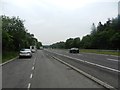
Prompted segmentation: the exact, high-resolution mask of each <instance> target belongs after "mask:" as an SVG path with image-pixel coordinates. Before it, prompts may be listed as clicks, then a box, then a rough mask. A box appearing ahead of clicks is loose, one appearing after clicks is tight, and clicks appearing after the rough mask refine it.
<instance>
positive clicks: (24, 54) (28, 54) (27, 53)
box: [19, 49, 32, 57]
mask: <svg viewBox="0 0 120 90" xmlns="http://www.w3.org/2000/svg"><path fill="white" fill-rule="evenodd" d="M19 57H32V52H31V50H30V49H22V50H20V54H19Z"/></svg>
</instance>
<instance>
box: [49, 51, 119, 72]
mask: <svg viewBox="0 0 120 90" xmlns="http://www.w3.org/2000/svg"><path fill="white" fill-rule="evenodd" d="M48 52H50V51H48ZM52 53H55V52H52ZM55 54H57V55H60V56H64V57H68V58H71V59H74V60H77V61H81V62H84V63H88V64H91V65H94V66H98V67H101V68H104V69H108V70H111V71H114V72H120V71H119V70H116V69H113V68H109V67H106V66H103V65H100V64H96V63H92V62H88V61H86V60H81V59H78V58H73V57H70V56H67V55H62V54H58V53H55Z"/></svg>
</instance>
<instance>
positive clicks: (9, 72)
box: [2, 50, 104, 88]
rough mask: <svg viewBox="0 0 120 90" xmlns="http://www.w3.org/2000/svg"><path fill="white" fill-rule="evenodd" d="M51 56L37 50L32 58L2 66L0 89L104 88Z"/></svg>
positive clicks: (17, 60)
mask: <svg viewBox="0 0 120 90" xmlns="http://www.w3.org/2000/svg"><path fill="white" fill-rule="evenodd" d="M50 51H51V50H50ZM58 52H59V51H58ZM60 52H61V51H60ZM52 55H53V54H51V53H48V51H46V50H38V51H37V52H36V53H34V54H33V57H32V58H21V59H16V60H14V61H12V62H10V63H7V64H5V65H3V66H2V88H104V87H103V86H101V85H99V84H97V83H96V82H94V81H92V80H91V79H89V78H87V77H85V76H84V75H82V74H80V73H78V72H76V71H75V70H73V69H71V68H70V67H68V66H66V65H64V64H62V63H60V62H59V61H57V60H55V59H54V58H52V57H51V56H52ZM55 56H56V55H55ZM64 60H65V58H64ZM66 60H67V59H66Z"/></svg>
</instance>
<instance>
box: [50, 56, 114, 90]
mask: <svg viewBox="0 0 120 90" xmlns="http://www.w3.org/2000/svg"><path fill="white" fill-rule="evenodd" d="M52 57H53V58H55V59H56V60H58V61H60V62H61V63H63V64H65V65H67V66H69V67H71V68H72V69H74V70H76V71H77V72H79V73H81V74H83V75H84V76H86V77H88V78H90V79H92V80H94V81H95V82H97V83H98V84H100V85H102V86H104V87H105V88H108V89H112V90H113V89H114V90H116V89H115V88H114V87H113V86H111V85H109V84H107V83H105V82H103V81H101V80H99V79H97V78H95V77H94V76H92V75H90V74H88V73H86V72H84V71H82V70H80V69H78V68H76V67H74V66H72V65H71V64H68V63H66V62H64V61H62V60H61V59H59V58H56V57H54V56H52Z"/></svg>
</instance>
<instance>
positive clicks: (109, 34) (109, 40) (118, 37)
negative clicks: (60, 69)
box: [51, 16, 120, 49]
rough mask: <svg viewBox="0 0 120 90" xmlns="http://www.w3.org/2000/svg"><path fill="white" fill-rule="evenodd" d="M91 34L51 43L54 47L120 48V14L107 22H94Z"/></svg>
mask: <svg viewBox="0 0 120 90" xmlns="http://www.w3.org/2000/svg"><path fill="white" fill-rule="evenodd" d="M91 29H92V31H91V33H90V34H88V35H86V36H84V37H83V38H82V40H81V41H80V38H75V39H73V38H69V39H67V40H66V41H65V42H62V43H61V42H58V43H55V44H53V45H51V47H52V48H61V47H62V48H63V47H64V48H67V49H68V48H72V47H77V48H86V49H120V16H118V17H117V18H114V19H112V20H110V19H108V20H107V21H106V23H104V24H102V23H101V22H99V23H98V26H97V27H96V26H95V24H94V23H93V24H92V28H91Z"/></svg>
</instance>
